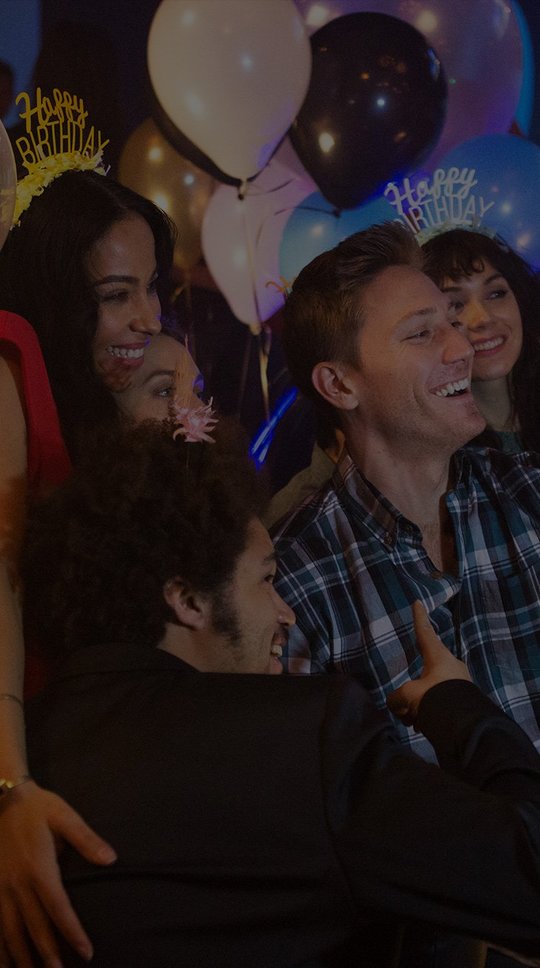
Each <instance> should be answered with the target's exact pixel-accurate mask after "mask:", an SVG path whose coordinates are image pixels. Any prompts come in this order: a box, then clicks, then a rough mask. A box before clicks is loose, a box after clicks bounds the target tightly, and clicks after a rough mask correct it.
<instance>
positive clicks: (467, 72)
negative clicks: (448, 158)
mask: <svg viewBox="0 0 540 968" xmlns="http://www.w3.org/2000/svg"><path fill="white" fill-rule="evenodd" d="M295 2H296V6H297V7H298V10H299V11H300V13H301V15H302V17H303V19H304V23H305V25H306V29H307V31H308V33H313V32H314V31H315V30H318V29H319V28H320V27H322V26H324V24H325V23H329V22H330V20H334V19H335V18H336V17H341V16H344V15H346V14H350V13H383V14H387V15H389V16H392V17H397V18H398V19H399V20H405V21H407V23H409V24H411V25H412V26H413V27H416V29H417V30H419V31H420V33H421V34H423V36H424V37H425V39H426V41H427V42H428V44H430V46H431V47H433V48H434V50H435V51H436V53H437V54H438V56H439V58H440V60H441V62H442V65H443V68H444V71H445V74H446V79H447V82H448V107H447V114H446V121H445V125H444V128H443V130H442V133H441V136H440V138H439V141H438V143H437V145H436V147H435V148H434V150H433V152H432V153H431V156H430V157H429V158H428V159H427V161H426V162H425V164H426V165H427V166H430V167H433V166H435V165H436V164H437V163H438V160H439V159H440V158H441V157H442V156H443V155H444V154H445V153H446V152H447V151H448V150H449V149H450V148H452V147H453V146H454V145H457V144H460V143H461V142H462V141H466V140H468V139H469V138H473V137H476V136H478V135H484V134H497V133H506V132H507V131H508V130H509V129H510V126H511V124H512V121H513V119H514V116H515V111H516V108H517V105H518V102H519V97H520V92H521V83H522V76H523V51H522V41H521V32H520V29H519V21H518V18H517V16H516V13H515V11H514V9H513V8H512V5H511V3H509V2H508V0H505V2H501V0H295Z"/></svg>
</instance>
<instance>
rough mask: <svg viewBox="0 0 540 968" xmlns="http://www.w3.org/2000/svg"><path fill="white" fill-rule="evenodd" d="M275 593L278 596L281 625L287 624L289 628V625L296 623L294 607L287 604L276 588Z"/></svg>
mask: <svg viewBox="0 0 540 968" xmlns="http://www.w3.org/2000/svg"><path fill="white" fill-rule="evenodd" d="M274 595H275V597H276V605H277V619H278V622H279V624H280V625H286V626H287V628H289V626H291V625H294V624H295V622H296V615H295V614H294V612H293V610H292V608H291V607H290V606H289V605H287V602H284V601H283V599H282V597H281V595H278V593H277V592H276V590H275V589H274Z"/></svg>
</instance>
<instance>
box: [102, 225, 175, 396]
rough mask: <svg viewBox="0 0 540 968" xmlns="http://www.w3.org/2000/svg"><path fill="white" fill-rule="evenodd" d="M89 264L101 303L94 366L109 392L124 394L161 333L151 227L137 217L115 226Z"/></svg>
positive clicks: (156, 272) (156, 273)
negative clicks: (145, 355) (157, 335)
mask: <svg viewBox="0 0 540 968" xmlns="http://www.w3.org/2000/svg"><path fill="white" fill-rule="evenodd" d="M86 265H87V271H88V274H89V279H90V283H91V285H92V287H93V290H94V293H95V296H96V299H97V303H98V321H97V328H96V333H95V336H94V343H93V357H94V366H95V368H96V371H97V372H98V374H99V375H100V376H101V377H102V379H103V381H104V382H105V384H106V385H107V386H108V387H109V389H110V390H121V389H122V388H123V387H124V386H125V385H126V384H127V383H129V381H130V378H131V376H132V375H133V372H134V371H135V370H137V369H139V367H141V366H142V365H143V362H144V352H145V348H146V347H147V346H148V344H149V343H150V340H151V338H152V337H153V336H155V335H156V333H159V331H160V329H161V322H160V314H161V307H160V303H159V297H158V293H157V288H156V285H157V275H158V270H157V266H156V254H155V246H154V236H153V235H152V231H151V229H150V227H149V225H148V224H147V222H145V220H144V219H143V218H142V217H141V216H140V215H135V214H132V215H128V216H126V218H124V219H122V220H121V221H118V222H115V223H114V224H113V225H112V227H111V228H110V229H109V231H108V232H107V233H106V234H105V235H104V236H103V237H102V238H101V239H100V240H99V241H98V242H97V243H96V244H95V246H94V247H93V249H92V250H91V251H90V253H89V255H88V257H87V262H86Z"/></svg>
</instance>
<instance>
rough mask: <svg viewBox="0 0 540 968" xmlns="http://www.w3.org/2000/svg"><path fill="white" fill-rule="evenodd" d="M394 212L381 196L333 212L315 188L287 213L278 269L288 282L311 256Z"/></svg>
mask: <svg viewBox="0 0 540 968" xmlns="http://www.w3.org/2000/svg"><path fill="white" fill-rule="evenodd" d="M395 217H396V213H395V211H394V209H393V208H392V206H391V205H390V203H389V202H387V201H386V199H385V198H382V197H378V198H374V199H372V200H371V201H369V202H366V203H365V204H364V205H360V206H358V208H353V209H348V210H347V211H342V212H336V210H335V209H334V208H333V206H332V205H331V204H330V203H329V202H327V201H326V199H325V198H323V196H322V195H321V194H319V193H318V192H315V193H314V194H313V195H309V197H308V198H305V199H304V200H303V201H302V202H300V205H298V206H297V208H296V209H295V210H294V212H292V214H291V215H290V216H289V218H288V220H287V223H286V225H285V228H284V230H283V235H282V240H281V247H280V253H279V271H280V275H281V277H282V278H283V280H284V281H285V280H286V281H287V283H288V284H289V285H291V284H292V283H293V282H294V280H295V278H296V276H297V275H298V273H299V272H300V270H301V269H303V268H304V266H306V265H307V264H308V262H311V260H312V259H314V258H315V256H317V255H320V253H321V252H326V251H327V250H328V249H333V248H334V246H336V245H337V244H338V242H341V240H342V239H345V238H347V236H349V235H352V234H353V232H360V231H361V230H362V229H367V228H369V227H370V225H375V224H376V223H378V222H387V221H389V220H392V219H395Z"/></svg>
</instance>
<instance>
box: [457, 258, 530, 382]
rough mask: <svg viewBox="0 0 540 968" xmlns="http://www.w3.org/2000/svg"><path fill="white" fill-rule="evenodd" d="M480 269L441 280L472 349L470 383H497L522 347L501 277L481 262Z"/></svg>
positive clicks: (513, 305)
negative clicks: (464, 328)
mask: <svg viewBox="0 0 540 968" xmlns="http://www.w3.org/2000/svg"><path fill="white" fill-rule="evenodd" d="M482 262H483V266H484V267H483V269H481V270H478V271H476V272H473V273H472V274H471V275H463V276H461V277H460V278H459V279H458V280H457V281H452V280H450V279H445V280H444V283H443V285H442V286H441V288H442V289H443V291H444V292H447V293H449V294H450V296H451V299H452V303H453V305H454V307H455V311H456V315H457V316H458V319H459V320H460V321H461V322H462V323H463V324H464V326H465V327H466V331H467V336H468V338H469V340H470V342H471V344H472V347H473V349H474V361H473V371H472V378H473V381H488V380H499V379H501V377H506V376H508V375H509V374H510V373H511V371H512V369H513V368H514V366H515V364H516V362H517V360H518V359H519V355H520V353H521V349H522V345H523V325H522V322H521V313H520V310H519V306H518V303H517V300H516V297H515V296H514V293H513V292H512V289H511V288H510V286H509V285H508V283H507V281H506V279H505V278H504V276H502V275H501V274H500V272H498V271H497V269H495V268H494V266H492V265H491V263H490V262H488V261H487V259H483V260H482Z"/></svg>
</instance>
